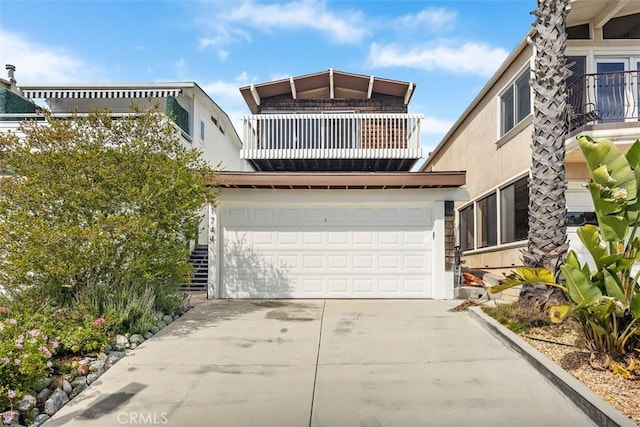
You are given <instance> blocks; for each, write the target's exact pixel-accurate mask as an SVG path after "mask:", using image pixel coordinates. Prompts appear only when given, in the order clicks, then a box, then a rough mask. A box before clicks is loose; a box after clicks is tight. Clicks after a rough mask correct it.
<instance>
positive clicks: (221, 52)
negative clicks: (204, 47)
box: [218, 49, 229, 61]
mask: <svg viewBox="0 0 640 427" xmlns="http://www.w3.org/2000/svg"><path fill="white" fill-rule="evenodd" d="M228 57H229V51H227V50H224V49H218V59H219V60H220V61H224V60H225V59H227V58H228Z"/></svg>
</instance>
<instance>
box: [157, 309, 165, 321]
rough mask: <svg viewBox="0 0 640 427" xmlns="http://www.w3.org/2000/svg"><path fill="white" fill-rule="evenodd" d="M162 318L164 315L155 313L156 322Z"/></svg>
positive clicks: (159, 312) (158, 312)
mask: <svg viewBox="0 0 640 427" xmlns="http://www.w3.org/2000/svg"><path fill="white" fill-rule="evenodd" d="M163 317H164V313H163V312H161V311H156V320H158V321H160V320H162V318H163Z"/></svg>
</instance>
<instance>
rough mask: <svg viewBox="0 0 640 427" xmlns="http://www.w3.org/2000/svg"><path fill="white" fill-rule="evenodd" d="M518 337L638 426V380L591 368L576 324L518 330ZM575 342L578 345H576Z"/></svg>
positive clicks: (639, 414)
mask: <svg viewBox="0 0 640 427" xmlns="http://www.w3.org/2000/svg"><path fill="white" fill-rule="evenodd" d="M520 336H521V337H522V338H523V339H524V340H525V341H527V342H528V343H529V344H530V345H532V346H533V347H535V348H536V349H537V350H538V351H540V352H541V353H542V354H544V355H545V356H547V357H548V358H549V359H551V360H552V361H554V362H555V363H557V364H558V365H559V366H561V367H562V368H563V369H564V370H565V371H567V372H568V373H570V374H571V375H573V376H574V377H575V378H576V379H578V380H579V381H580V382H582V383H583V384H584V385H586V386H587V387H588V388H590V389H591V390H592V391H594V392H595V393H597V394H598V395H600V396H601V397H602V398H603V399H604V400H605V401H607V402H609V403H610V404H611V405H612V406H613V407H615V408H616V409H618V410H619V411H620V412H622V413H623V414H625V415H626V416H627V417H629V418H630V419H631V420H633V422H635V423H636V424H639V425H640V381H631V380H628V379H625V378H623V377H622V376H621V375H618V374H614V373H613V372H611V371H609V370H607V371H598V370H596V369H593V368H592V367H591V365H590V364H589V352H588V351H585V350H584V349H581V348H579V346H580V340H581V334H580V331H579V329H578V327H577V325H569V324H567V325H560V326H555V325H554V326H550V327H541V328H533V329H531V330H529V331H527V332H525V333H521V334H520ZM532 338H536V339H532ZM540 340H545V341H540ZM546 341H553V342H558V343H562V344H567V345H561V344H553V343H550V342H546ZM576 343H577V344H578V347H576Z"/></svg>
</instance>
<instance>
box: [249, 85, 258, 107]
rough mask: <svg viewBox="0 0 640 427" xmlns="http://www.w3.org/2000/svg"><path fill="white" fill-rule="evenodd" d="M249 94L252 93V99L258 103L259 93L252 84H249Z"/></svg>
mask: <svg viewBox="0 0 640 427" xmlns="http://www.w3.org/2000/svg"><path fill="white" fill-rule="evenodd" d="M251 95H253V100H254V101H255V102H256V105H260V95H259V94H258V90H257V89H256V87H255V86H254V85H251Z"/></svg>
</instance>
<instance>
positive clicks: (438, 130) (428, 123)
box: [422, 117, 453, 135]
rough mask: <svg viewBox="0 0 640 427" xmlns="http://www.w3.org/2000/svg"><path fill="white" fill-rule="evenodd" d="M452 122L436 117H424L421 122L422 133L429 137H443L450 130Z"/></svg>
mask: <svg viewBox="0 0 640 427" xmlns="http://www.w3.org/2000/svg"><path fill="white" fill-rule="evenodd" d="M451 126H453V122H452V121H450V120H444V119H439V118H437V117H425V118H424V120H422V132H423V133H424V134H431V135H444V134H445V133H447V132H448V131H449V129H451Z"/></svg>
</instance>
